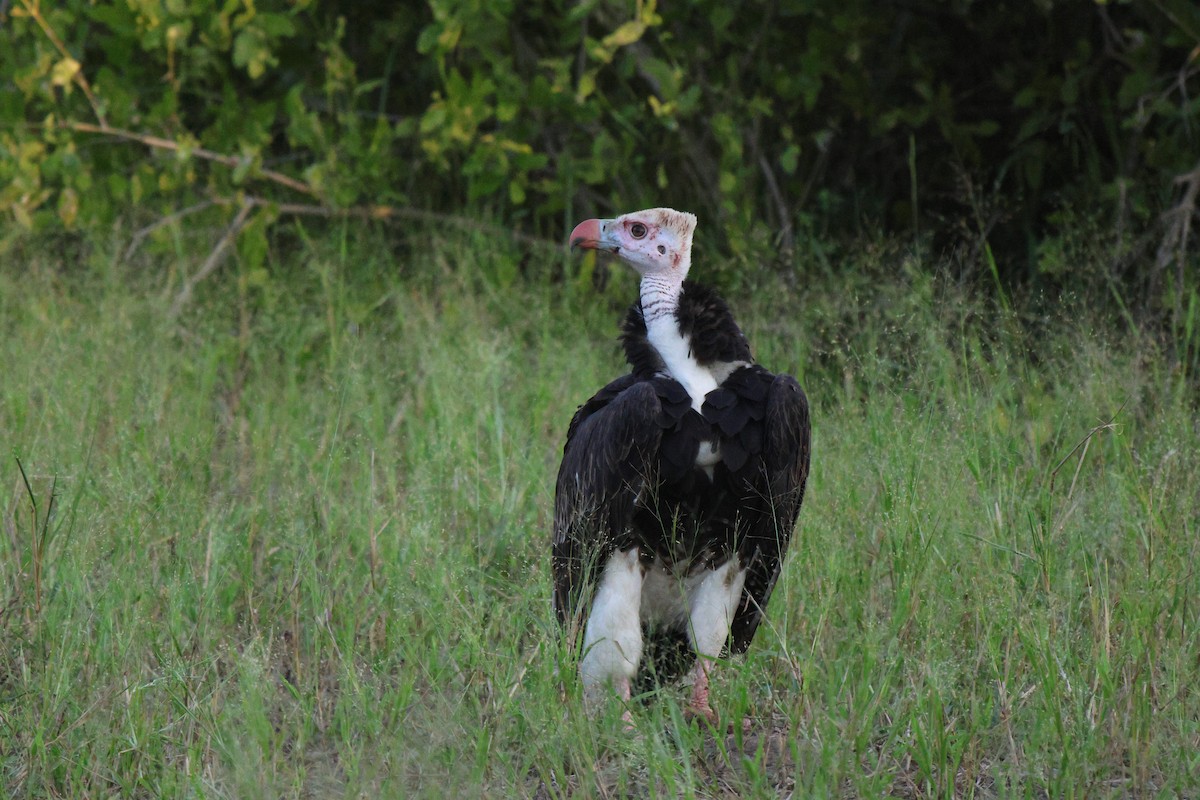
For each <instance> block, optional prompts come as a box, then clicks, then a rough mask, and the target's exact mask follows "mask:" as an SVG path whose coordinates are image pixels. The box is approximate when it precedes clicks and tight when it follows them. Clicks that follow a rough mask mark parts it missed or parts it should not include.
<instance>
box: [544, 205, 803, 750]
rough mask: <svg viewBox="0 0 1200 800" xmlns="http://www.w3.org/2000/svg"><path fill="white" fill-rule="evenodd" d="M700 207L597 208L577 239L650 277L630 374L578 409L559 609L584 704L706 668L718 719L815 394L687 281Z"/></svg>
mask: <svg viewBox="0 0 1200 800" xmlns="http://www.w3.org/2000/svg"><path fill="white" fill-rule="evenodd" d="M695 229H696V217H695V215H693V214H689V213H685V212H680V211H675V210H674V209H670V208H652V209H647V210H645V211H637V212H633V213H629V214H624V215H622V216H619V217H616V218H615V219H590V220H587V221H585V222H581V223H580V224H579V225H577V226H576V227H575V229H574V230H573V231H571V237H570V244H571V248H572V249H574V248H577V247H578V248H587V249H592V250H600V251H605V252H609V253H613V254H615V255H617V256H618V257H619V258H620V259H621V260H623V261H624V262H625V263H627V264H628V265H629V266H631V267H632V268H633V269H634V270H636V271H637V272H638V273H639V274H640V275H641V295H640V298H639V299H638V301H637V302H635V303H633V305H632V306H630V308H629V311H628V313H627V314H626V315H625V320H624V323H623V324H622V327H621V343H622V346H623V348H624V351H625V356H626V359H627V360H628V362H629V367H630V371H629V374H627V375H625V376H623V377H620V378H617V379H616V380H614V381H613V382H612V383H610V384H608V385H607V386H605V387H604V388H603V389H601V390H600V391H599V392H597V393H596V394H595V395H594V396H593V397H592V398H591V399H590V400H588V401H587V402H586V403H584V404H583V405H581V406H579V409H578V410H577V411H576V413H575V415H574V417H573V418H572V420H571V423H570V426H569V428H568V430H567V440H566V445H565V446H564V447H563V457H562V464H561V466H560V468H559V471H558V479H557V482H556V485H555V502H554V541H553V558H552V562H553V572H554V607H555V612H556V615H557V617H558V620H559V622H560V623H562V625H563V626H564V627H565V628H566V629H567V630H568V632H573V633H574V634H575V635H576V636H578V633H579V632H580V630H582V634H583V638H582V642H581V656H580V661H579V673H580V679H581V682H582V685H583V691H584V701H585V704H587V705H591V704H592V703H593V702H594V701H596V700H597V699H599V698H601V697H604V696H609V694H608V693H609V692H615V693H616V694H617V695H618V696H619V697H620V698H622V700H624V701H625V703H626V704H625V711H624V719H625V721H626V724H627V725H630V726H632V724H633V723H632V716H631V712H630V708H629V704H628V701H629V700H630V698H631V697H632V696H633V693H634V692H635V691H636V692H638V693H641V692H643V691H646V690H648V689H650V688H652V687H654V686H656V685H663V684H665V683H667V682H670V681H673V680H676V679H678V678H680V677H681V676H683V675H684V673H690V677H691V680H692V690H691V695H690V699H689V701H688V705H687V707H686V708H685V712H686V713H687V715H688V716H689V717H690V718H703V719H706V720H708V721H709V722H713V723H715V722H716V719H717V717H716V713H715V712H714V711H713V708H712V705H711V703H710V701H709V673H710V671H711V669H712V665H713V663H714V660H715V659H717V658H719V657H721V656H723V655H726V654H738V653H743V652H745V650H746V648H747V647H749V645H750V642H751V640H752V639H753V638H754V633H755V631H756V630H757V629H758V626H759V624H760V623H761V622H762V618H763V614H764V611H765V609H766V607H767V601H768V600H770V598H771V591H772V589H774V587H775V582H776V580H777V579H778V578H779V571H780V567H781V565H782V563H783V557H784V554H785V552H786V550H787V546H788V541H789V539H790V538H791V535H792V529H793V528H794V527H795V524H796V518H797V516H798V515H799V512H800V504H801V501H802V500H803V499H804V484H805V480H806V479H807V477H808V467H809V448H810V440H811V437H810V425H809V412H808V399H807V398H806V396H805V394H804V391H803V390H802V389H801V388H800V384H799V383H797V382H796V379H795V378H793V377H791V376H790V375H775V374H772V373H771V372H768V371H767V370H766V369H764V368H763V367H761V366H759V365H758V364H756V363H755V362H754V359H753V357H752V356H751V354H750V346H749V345H748V344H747V342H746V338H745V336H744V335H743V334H742V331H741V330H740V329H739V328H738V326H737V324H736V323H735V322H734V319H733V315H732V313H731V312H730V311H729V308H728V306H726V304H725V302H724V301H723V300H721V298H720V297H719V296H718V295H717V294H716V293H715V292H714V291H712V290H711V289H707V288H705V287H703V286H701V285H698V284H696V283H693V282H692V281H689V280H687V274H688V268H689V267H690V266H691V248H692V234H693V232H694V231H695Z"/></svg>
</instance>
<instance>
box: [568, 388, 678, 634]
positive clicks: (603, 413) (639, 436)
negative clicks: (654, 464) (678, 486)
mask: <svg viewBox="0 0 1200 800" xmlns="http://www.w3.org/2000/svg"><path fill="white" fill-rule="evenodd" d="M658 383H663V384H666V383H668V382H667V381H644V380H639V379H638V378H637V377H635V376H634V375H626V376H625V377H623V378H618V379H617V380H615V381H613V382H612V383H610V384H609V385H608V386H605V387H604V388H603V389H601V390H600V391H599V392H598V393H597V394H596V395H595V396H594V397H592V398H591V399H590V400H588V401H587V402H586V403H584V404H583V405H582V406H580V408H579V410H578V411H577V412H576V413H575V416H574V418H573V419H572V420H571V426H570V428H569V430H568V432H567V443H566V445H565V446H564V448H563V460H562V465H561V466H560V467H559V470H558V482H557V485H556V488H555V498H554V557H553V562H554V608H555V611H556V612H557V614H558V619H559V622H561V623H563V624H564V625H565V624H567V623H568V622H570V621H571V620H572V618H574V617H575V615H576V614H578V613H579V612H580V611H581V610H582V609H584V608H586V607H587V606H588V605H590V602H591V589H592V585H593V583H594V576H595V575H597V574H598V573H599V571H600V570H602V569H603V567H604V563H605V562H606V561H607V560H608V557H609V555H611V553H612V551H613V548H614V547H616V546H620V545H621V544H622V542H621V538H622V537H623V536H625V535H627V530H628V527H629V521H630V519H631V518H632V516H633V511H634V506H635V502H636V500H637V497H638V493H639V491H640V490H641V486H642V483H643V482H644V481H645V479H646V475H647V472H648V468H647V465H648V464H649V463H650V459H651V458H653V454H655V453H657V451H658V447H659V443H660V442H661V440H662V432H663V428H664V427H666V426H669V425H670V424H672V420H671V419H670V417H671V412H672V411H673V410H674V409H673V407H674V405H676V404H673V403H670V402H669V401H668V402H667V403H664V402H663V400H662V399H660V396H659V391H660V390H662V391H664V392H665V391H669V390H670V387H665V386H664V387H659V386H656V384H658ZM669 383H674V382H673V381H671V382H669ZM684 395H685V397H686V392H684Z"/></svg>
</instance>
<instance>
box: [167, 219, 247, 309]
mask: <svg viewBox="0 0 1200 800" xmlns="http://www.w3.org/2000/svg"><path fill="white" fill-rule="evenodd" d="M253 208H254V203H252V202H250V201H248V200H247V201H245V202H243V203H242V207H241V208H239V209H238V213H237V216H235V217H234V218H233V222H231V223H229V227H228V228H226V229H225V233H224V234H222V236H221V239H220V241H218V242H217V246H216V247H214V248H213V250H212V252H211V253H209V254H208V258H206V259H205V260H204V265H203V266H201V267H200V269H199V270H197V271H196V274H195V275H193V276H192V277H190V278H188V279H187V280H185V281H184V282H183V288H182V289H180V290H179V294H178V295H176V297H175V302H174V303H172V304H171V310H170V311H169V312H167V314H168V316H169V317H170V318H171V319H174V318H175V317H177V316H179V312H180V311H182V310H183V307H184V306H185V305H187V303H188V301H189V300H191V299H192V290H193V289H194V288H195V287H196V284H198V283H200V281H202V280H204V279H205V278H207V277H208V276H209V275H211V274H212V273H213V271H214V270H216V268H217V267H218V266H220V264H221V259H222V257H223V256H224V255H225V251H226V250H227V249H228V248H229V245H230V243H231V242H233V240H234V239H235V238H236V237H237V235H238V232H239V231H240V230H241V229H242V227H243V226H244V225H245V224H246V218H247V217H248V216H250V212H251V210H253Z"/></svg>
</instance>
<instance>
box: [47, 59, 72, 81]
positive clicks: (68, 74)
mask: <svg viewBox="0 0 1200 800" xmlns="http://www.w3.org/2000/svg"><path fill="white" fill-rule="evenodd" d="M78 72H79V62H78V61H76V60H75V59H73V58H71V57H70V56H67V57H66V58H64V59H63V60H62V61H59V62H58V63H57V64H55V65H54V67H53V68H52V69H51V70H50V83H52V84H53V85H55V86H66V85H67V84H68V83H70V82H71V81H73V80H75V75H76V74H78Z"/></svg>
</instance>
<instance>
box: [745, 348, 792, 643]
mask: <svg viewBox="0 0 1200 800" xmlns="http://www.w3.org/2000/svg"><path fill="white" fill-rule="evenodd" d="M751 371H752V370H743V371H742V372H745V373H750V372H751ZM764 372H765V371H764ZM736 377H740V376H736ZM764 383H765V381H764ZM769 386H770V388H769V389H768V390H767V392H766V404H765V409H766V410H765V413H764V418H763V425H762V436H761V441H757V440H758V438H759V435H758V434H757V433H751V434H750V436H749V437H748V438H749V441H743V445H746V446H748V449H749V448H755V447H761V451H762V461H761V462H760V464H759V467H760V474H759V475H757V476H752V477H750V478H749V481H750V486H751V487H752V489H753V495H754V496H753V497H749V498H747V503H746V508H745V511H744V513H745V514H746V519H745V522H744V527H743V528H742V531H741V532H742V534H743V535H744V537H745V538H744V539H743V541H742V543H741V547H740V548H739V550H740V551H741V552H742V554H743V557H746V556H748V557H749V566H748V572H747V574H746V583H745V588H744V589H743V591H742V603H741V605H740V606H739V607H738V610H737V613H736V614H735V615H734V618H733V625H732V628H731V629H730V644H729V650H730V652H731V653H744V652H745V651H746V648H747V647H749V646H750V641H751V640H752V639H753V638H754V633H755V631H757V630H758V625H759V623H760V622H761V621H762V617H763V614H764V612H765V610H766V607H767V602H768V601H769V600H770V599H771V592H772V591H773V590H774V588H775V582H776V581H777V580H778V579H779V572H780V569H781V567H782V565H783V556H784V554H785V553H786V552H787V547H788V543H789V542H790V541H791V536H792V530H793V529H794V528H795V527H796V519H797V517H798V516H799V514H800V504H801V503H802V502H803V501H804V485H805V483H806V482H807V480H808V465H809V457H810V451H811V447H812V431H811V426H810V422H809V415H808V398H807V397H806V396H805V394H804V390H803V389H801V388H800V384H799V383H797V382H796V379H795V378H793V377H791V376H790V375H779V376H776V377H775V378H774V380H773V381H771V382H770V384H769ZM753 427H755V426H747V432H748V433H749V432H750V431H751V429H752V428H753Z"/></svg>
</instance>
